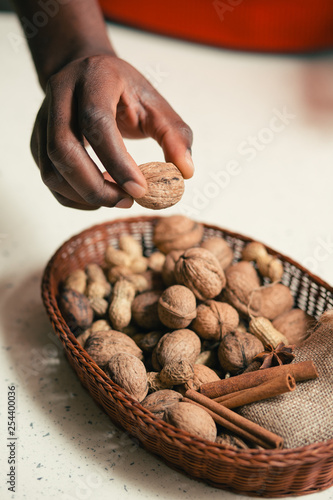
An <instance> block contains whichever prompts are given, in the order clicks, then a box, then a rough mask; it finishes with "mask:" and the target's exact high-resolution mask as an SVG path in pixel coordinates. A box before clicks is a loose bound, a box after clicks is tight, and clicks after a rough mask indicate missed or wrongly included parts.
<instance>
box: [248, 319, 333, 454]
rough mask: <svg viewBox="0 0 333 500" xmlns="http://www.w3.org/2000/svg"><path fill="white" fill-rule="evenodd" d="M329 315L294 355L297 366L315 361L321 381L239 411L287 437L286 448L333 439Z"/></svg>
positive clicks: (332, 333)
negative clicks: (300, 362) (303, 362)
mask: <svg viewBox="0 0 333 500" xmlns="http://www.w3.org/2000/svg"><path fill="white" fill-rule="evenodd" d="M329 313H330V314H329ZM329 313H326V315H325V314H324V315H323V316H322V318H321V319H320V320H319V321H320V323H318V326H317V328H316V329H314V331H313V333H312V334H311V336H310V337H309V338H308V339H307V340H306V341H305V342H304V343H303V344H302V345H300V346H299V347H297V348H296V349H295V351H294V352H295V359H294V361H293V363H296V362H299V361H307V360H312V361H313V362H314V364H315V366H316V368H317V370H318V373H319V378H318V379H316V380H309V381H307V382H299V383H297V387H296V389H295V391H293V392H291V393H287V394H283V395H281V396H276V397H274V398H271V399H267V400H265V401H261V402H258V403H252V404H250V405H247V406H244V407H243V408H241V409H240V410H239V413H240V414H241V415H243V416H244V417H246V418H248V419H249V420H252V421H253V422H256V423H258V424H259V425H262V426H263V427H265V428H266V429H268V430H270V431H272V432H275V433H276V434H278V435H279V436H281V437H283V438H284V440H285V443H284V447H285V448H296V447H297V446H305V445H308V444H311V443H316V442H321V441H326V440H328V439H332V438H333V318H332V316H333V315H332V313H331V311H330V312H329ZM328 314H329V315H328Z"/></svg>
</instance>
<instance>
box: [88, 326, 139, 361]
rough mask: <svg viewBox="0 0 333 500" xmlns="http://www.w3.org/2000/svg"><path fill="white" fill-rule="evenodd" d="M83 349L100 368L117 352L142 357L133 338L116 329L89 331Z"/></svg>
mask: <svg viewBox="0 0 333 500" xmlns="http://www.w3.org/2000/svg"><path fill="white" fill-rule="evenodd" d="M85 350H86V351H87V353H88V354H89V355H90V356H91V357H92V358H93V360H94V361H95V363H96V364H97V365H98V366H100V367H101V368H104V367H105V365H106V363H107V362H108V361H109V359H110V358H111V357H112V356H114V354H117V353H118V352H127V353H129V354H133V355H134V356H136V357H137V358H138V359H143V355H142V351H141V349H140V348H139V347H138V346H137V345H136V343H135V342H134V340H132V339H131V338H130V337H128V336H127V335H125V333H121V332H117V331H116V330H108V331H106V332H94V333H91V334H90V336H89V337H88V339H87V340H86V344H85Z"/></svg>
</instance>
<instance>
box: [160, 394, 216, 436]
mask: <svg viewBox="0 0 333 500" xmlns="http://www.w3.org/2000/svg"><path fill="white" fill-rule="evenodd" d="M164 419H165V421H166V422H168V423H169V424H171V425H174V426H175V427H177V428H178V429H183V430H184V431H187V432H189V433H191V434H194V435H195V436H199V437H201V438H203V439H207V440H208V441H215V439H216V434H217V432H216V425H215V422H214V420H213V419H212V417H211V416H210V415H209V414H208V413H207V411H206V410H204V409H203V408H201V407H199V406H197V405H195V404H192V403H184V402H180V403H176V404H174V405H172V406H169V407H168V408H167V409H166V411H165V413H164Z"/></svg>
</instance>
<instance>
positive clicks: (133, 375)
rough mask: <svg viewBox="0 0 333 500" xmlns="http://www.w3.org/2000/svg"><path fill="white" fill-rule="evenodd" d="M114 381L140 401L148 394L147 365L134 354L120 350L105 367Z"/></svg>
mask: <svg viewBox="0 0 333 500" xmlns="http://www.w3.org/2000/svg"><path fill="white" fill-rule="evenodd" d="M105 371H106V373H107V375H109V376H110V377H111V379H112V380H113V382H115V383H116V384H118V385H119V386H120V387H122V388H123V389H125V391H127V392H128V393H129V394H130V395H131V396H133V397H134V398H135V399H137V400H138V401H142V400H143V399H144V398H145V397H146V396H147V394H148V380H147V372H146V368H145V365H144V364H143V363H142V361H140V360H139V359H138V358H137V357H136V356H133V354H128V353H127V352H119V353H118V354H115V355H114V356H112V358H111V359H110V360H109V362H108V363H107V365H106V367H105Z"/></svg>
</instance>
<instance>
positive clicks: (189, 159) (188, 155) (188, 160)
mask: <svg viewBox="0 0 333 500" xmlns="http://www.w3.org/2000/svg"><path fill="white" fill-rule="evenodd" d="M185 160H186V163H187V165H188V166H189V167H190V168H191V170H192V173H193V172H194V163H193V160H192V156H191V151H190V150H189V149H188V150H187V151H186V153H185Z"/></svg>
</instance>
